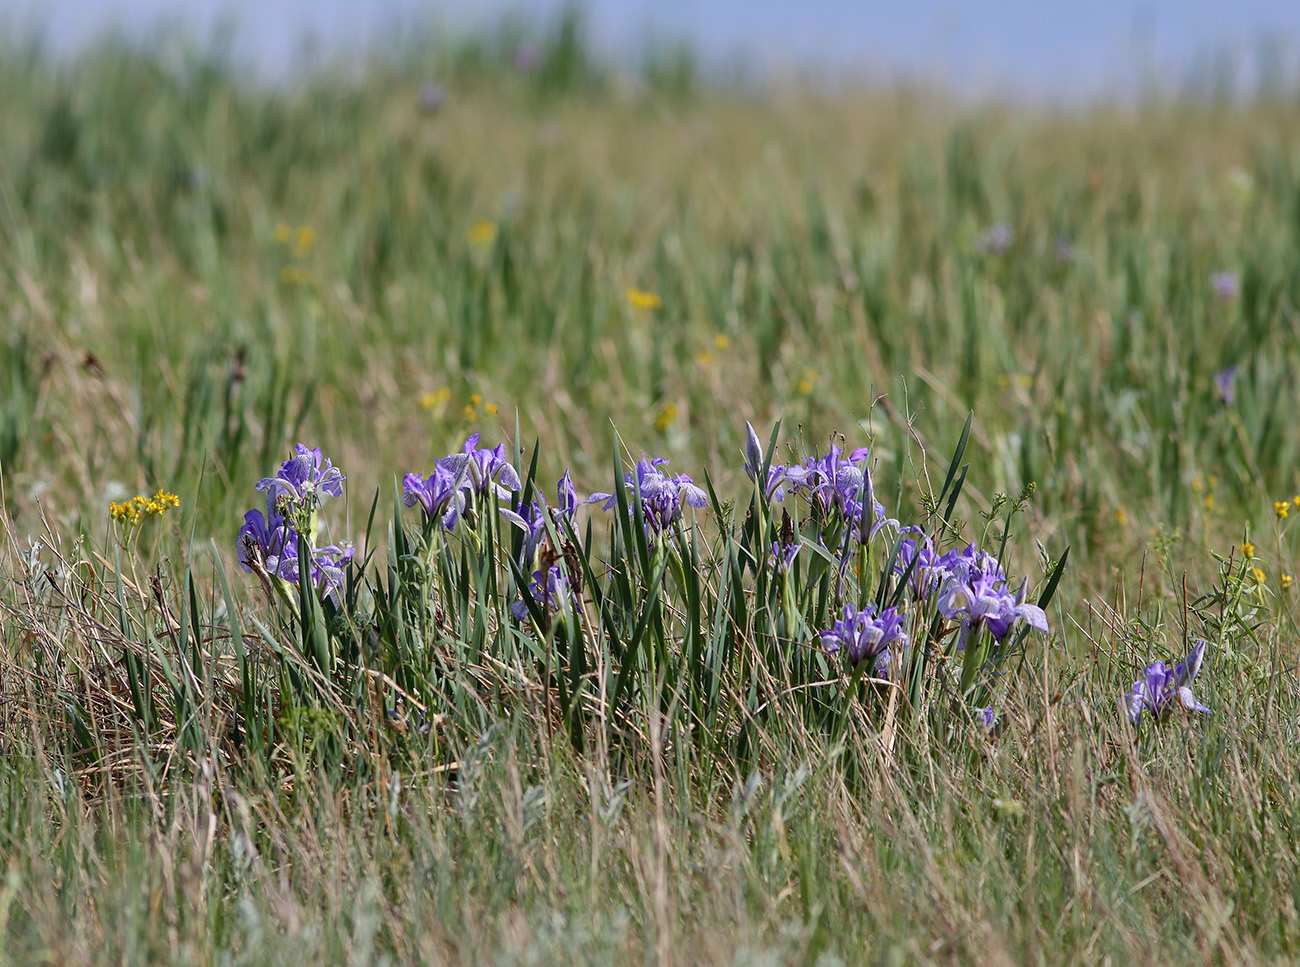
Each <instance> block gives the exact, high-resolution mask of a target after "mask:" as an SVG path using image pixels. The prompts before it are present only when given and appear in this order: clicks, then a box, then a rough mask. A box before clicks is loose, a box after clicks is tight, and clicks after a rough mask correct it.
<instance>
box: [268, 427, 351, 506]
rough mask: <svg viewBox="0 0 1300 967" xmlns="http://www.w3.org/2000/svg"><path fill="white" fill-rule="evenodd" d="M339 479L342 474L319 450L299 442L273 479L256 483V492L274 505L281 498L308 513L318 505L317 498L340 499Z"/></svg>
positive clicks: (341, 491)
mask: <svg viewBox="0 0 1300 967" xmlns="http://www.w3.org/2000/svg"><path fill="white" fill-rule="evenodd" d="M343 480H344V477H343V473H342V471H340V470H339V469H338V468H337V467H335V466H334V464H333V463H331V462H330V461H329V460H327V459H325V458H324V457H323V456H322V455H321V451H320V448H319V447H308V446H307V445H306V444H303V443H299V444H298V445H297V446H296V447H294V453H293V455H292V456H290V457H289V459H288V460H286V461H285V462H284V463H282V464H281V465H280V469H279V471H278V472H277V473H276V475H275V476H274V477H263V478H262V479H261V480H259V481H258V482H257V489H258V490H259V491H263V492H265V493H266V494H267V497H268V500H269V501H270V502H271V503H272V504H275V505H276V506H279V504H280V501H281V498H284V499H286V500H287V501H289V502H290V503H293V504H295V505H297V506H299V507H305V508H306V509H307V510H311V509H312V508H314V507H316V506H317V505H318V504H319V503H320V497H321V495H324V496H327V497H342V496H343Z"/></svg>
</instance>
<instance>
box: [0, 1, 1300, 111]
mask: <svg viewBox="0 0 1300 967" xmlns="http://www.w3.org/2000/svg"><path fill="white" fill-rule="evenodd" d="M559 6H560V0H519V2H510V0H460V2H455V3H448V2H442V3H436V2H434V3H431V2H429V0H216V2H212V0H0V22H4V21H7V22H8V23H9V25H10V29H11V30H12V29H13V25H15V24H16V25H18V26H19V28H24V27H30V26H40V27H43V28H44V29H45V31H46V35H47V38H48V40H49V42H50V45H51V46H52V47H54V48H55V49H57V50H60V51H66V50H73V49H76V48H77V47H78V46H79V45H81V44H84V43H85V42H87V41H88V40H90V39H92V38H93V37H94V36H96V35H98V34H99V33H101V32H103V31H104V30H107V29H109V28H110V27H119V28H121V29H124V30H126V31H127V32H128V33H133V34H137V35H139V34H144V33H147V32H148V30H149V29H150V28H151V26H153V25H154V24H156V23H157V22H158V21H159V20H168V21H171V22H173V23H182V24H185V25H187V27H189V28H190V29H192V30H193V31H194V32H195V33H197V34H198V35H200V36H202V35H204V34H207V33H209V32H210V31H211V30H212V29H213V27H214V25H215V24H216V23H217V21H218V18H219V17H220V16H222V15H223V14H224V15H227V16H230V17H233V19H234V21H235V22H236V23H237V25H238V33H237V37H238V45H239V50H240V51H241V52H242V53H243V54H244V55H245V56H246V57H248V58H249V59H251V60H252V61H253V62H255V63H257V64H258V65H259V66H260V67H261V68H262V69H263V70H264V71H266V72H268V73H270V74H274V73H276V72H277V70H280V69H283V67H284V66H286V65H288V64H291V63H292V62H293V60H294V57H295V55H296V54H297V52H299V51H300V50H301V49H302V42H303V39H304V38H305V37H307V36H311V37H312V38H314V40H315V41H316V42H317V44H318V45H319V46H320V47H322V48H325V49H329V50H344V51H347V50H353V49H356V48H357V47H358V46H359V45H365V44H370V43H378V42H381V41H382V39H383V38H384V36H385V35H386V32H387V31H389V30H391V28H392V26H393V25H394V24H395V23H407V24H409V23H414V22H418V21H420V20H428V19H429V18H430V17H432V19H433V20H434V21H435V22H439V23H443V24H454V25H456V26H458V27H462V28H463V27H466V26H470V25H473V24H475V23H480V24H481V23H490V22H492V21H493V20H495V19H496V18H498V17H499V16H500V15H501V14H502V13H503V12H504V11H506V10H509V9H514V10H519V11H522V12H523V13H524V14H525V15H526V16H529V17H532V18H533V19H537V20H545V19H546V18H547V17H549V16H552V15H553V14H554V11H555V10H556V9H557V8H558V7H559ZM585 7H586V10H587V12H588V15H589V17H588V19H589V23H590V25H591V30H592V34H593V37H594V39H595V41H596V43H597V45H598V46H599V47H601V48H602V49H604V50H605V51H607V52H609V53H614V54H617V53H618V52H620V51H625V50H629V49H635V48H636V46H637V45H638V43H639V42H640V41H642V40H643V39H644V38H645V37H646V36H647V35H657V36H661V37H664V36H666V37H671V38H682V39H687V40H689V41H691V42H692V43H693V44H694V45H695V46H696V47H697V48H698V49H699V50H700V51H702V52H703V53H704V54H705V55H706V57H708V58H709V59H712V60H715V61H721V60H724V59H726V58H728V57H731V58H737V57H740V58H744V59H746V60H749V61H751V62H752V63H753V64H754V65H755V66H758V67H760V68H772V67H776V68H782V67H796V68H798V67H807V66H809V65H812V66H815V67H818V68H822V69H829V70H831V71H837V70H842V69H844V70H850V71H857V72H861V73H870V74H874V75H877V76H894V75H899V74H906V75H912V76H922V77H929V78H934V79H937V80H940V81H943V82H946V83H948V84H949V85H952V86H955V87H957V88H959V89H961V90H964V91H973V92H977V93H985V92H989V91H993V90H1001V91H1011V92H1014V93H1021V94H1029V95H1035V94H1042V95H1045V96H1049V97H1056V96H1072V95H1081V96H1088V95H1092V94H1097V93H1102V92H1106V91H1126V90H1132V89H1134V87H1135V85H1136V84H1137V83H1138V82H1139V81H1140V80H1141V79H1142V78H1144V77H1147V76H1150V75H1156V76H1160V77H1163V78H1165V79H1181V78H1184V77H1186V75H1187V74H1188V73H1189V72H1190V71H1191V70H1192V69H1193V66H1194V65H1195V64H1196V63H1197V62H1198V60H1199V61H1202V62H1203V61H1204V60H1205V59H1206V57H1207V56H1209V55H1212V54H1228V55H1230V56H1231V57H1232V58H1234V59H1235V61H1236V62H1237V63H1238V64H1239V65H1240V68H1241V70H1242V72H1243V75H1247V76H1248V75H1250V73H1251V65H1252V64H1253V63H1256V62H1257V60H1258V56H1257V55H1258V53H1259V51H1260V50H1261V47H1262V45H1263V44H1264V43H1266V42H1267V43H1273V44H1275V45H1276V46H1277V48H1278V50H1279V51H1280V53H1281V58H1282V62H1283V64H1284V66H1285V67H1286V70H1287V74H1288V76H1289V77H1292V78H1294V77H1296V76H1297V74H1300V0H1235V2H1226V0H1092V2H1077V3H1064V2H1052V0H1038V2H1034V0H967V2H964V3H960V2H954V0H907V2H877V0H589V2H588V3H586V4H585Z"/></svg>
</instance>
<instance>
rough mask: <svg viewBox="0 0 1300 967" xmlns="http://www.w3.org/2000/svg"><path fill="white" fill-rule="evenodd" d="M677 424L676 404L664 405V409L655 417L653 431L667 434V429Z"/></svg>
mask: <svg viewBox="0 0 1300 967" xmlns="http://www.w3.org/2000/svg"><path fill="white" fill-rule="evenodd" d="M676 422H677V404H676V403H666V404H664V408H663V409H662V410H660V411H659V415H658V416H656V417H655V429H656V430H658V431H659V432H660V433H667V432H668V428H669V427H670V426H672V425H673V424H674V423H676Z"/></svg>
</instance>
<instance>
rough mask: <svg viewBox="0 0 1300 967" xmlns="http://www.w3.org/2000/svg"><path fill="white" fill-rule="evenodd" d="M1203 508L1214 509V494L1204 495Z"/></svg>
mask: <svg viewBox="0 0 1300 967" xmlns="http://www.w3.org/2000/svg"><path fill="white" fill-rule="evenodd" d="M1205 509H1206V510H1214V494H1206V495H1205Z"/></svg>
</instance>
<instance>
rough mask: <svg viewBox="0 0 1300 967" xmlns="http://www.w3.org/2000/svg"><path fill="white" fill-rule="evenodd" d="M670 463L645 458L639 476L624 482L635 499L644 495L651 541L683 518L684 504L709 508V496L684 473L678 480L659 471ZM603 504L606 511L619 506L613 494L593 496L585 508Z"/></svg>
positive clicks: (643, 506)
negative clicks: (599, 503) (598, 503)
mask: <svg viewBox="0 0 1300 967" xmlns="http://www.w3.org/2000/svg"><path fill="white" fill-rule="evenodd" d="M667 462H668V461H667V460H666V459H665V458H663V457H656V458H655V459H653V460H647V459H646V458H645V457H644V456H642V457H641V459H640V460H639V461H637V465H636V476H635V477H634V476H633V475H632V474H630V473H629V474H627V475H626V478H625V482H626V486H627V490H628V493H629V494H630V495H632V496H633V497H635V495H636V494H637V492H638V490H639V491H640V494H641V514H642V516H644V517H645V526H646V533H647V534H648V535H649V537H650V540H651V541H655V540H658V538H659V536H660V535H661V534H662V533H663V532H664V531H666V530H667V529H668V528H669V527H671V526H672V525H673V524H674V523H675V522H676V521H677V519H678V518H679V517H681V515H682V504H683V502H684V503H686V504H687V505H688V506H691V507H697V508H698V507H707V506H709V495H708V494H706V493H705V492H704V491H703V490H701V489H700V488H699V487H697V486H695V484H694V483H693V482H692V481H691V478H690V477H688V476H686V474H684V473H679V474H678V475H677V476H675V477H670V476H669V475H668V474H666V473H664V472H663V471H661V470H660V469H659V468H660V467H662V466H663V465H664V464H666V463H667ZM600 501H603V502H604V503H603V506H602V509H603V510H607V511H608V510H613V509H614V508H615V507H617V506H618V497H617V496H615V495H614V494H604V493H597V494H592V495H591V496H590V497H588V498H587V499H586V500H584V501H583V503H584V504H590V503H595V502H600Z"/></svg>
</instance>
